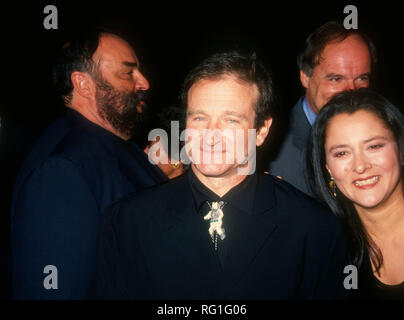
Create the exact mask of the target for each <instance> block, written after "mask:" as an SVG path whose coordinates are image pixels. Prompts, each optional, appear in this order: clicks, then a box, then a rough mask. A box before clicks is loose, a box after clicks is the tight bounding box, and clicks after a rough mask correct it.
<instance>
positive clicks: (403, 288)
mask: <svg viewBox="0 0 404 320" xmlns="http://www.w3.org/2000/svg"><path fill="white" fill-rule="evenodd" d="M366 261H367V263H364V264H363V266H362V267H361V268H360V269H359V282H358V290H357V292H355V293H354V297H355V298H357V299H382V300H404V281H403V282H401V283H400V284H397V285H388V284H385V283H383V282H381V281H380V280H379V279H377V278H376V277H375V276H374V274H373V270H372V268H371V265H370V262H369V259H367V260H366Z"/></svg>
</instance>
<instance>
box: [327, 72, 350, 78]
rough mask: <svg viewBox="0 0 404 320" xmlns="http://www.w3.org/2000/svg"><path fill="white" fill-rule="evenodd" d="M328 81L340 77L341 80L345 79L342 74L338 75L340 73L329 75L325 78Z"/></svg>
mask: <svg viewBox="0 0 404 320" xmlns="http://www.w3.org/2000/svg"><path fill="white" fill-rule="evenodd" d="M325 77H326V78H327V79H331V78H333V77H340V78H345V77H344V76H343V75H342V74H338V73H329V74H327V75H326V76H325Z"/></svg>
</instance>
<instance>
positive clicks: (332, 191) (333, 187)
mask: <svg viewBox="0 0 404 320" xmlns="http://www.w3.org/2000/svg"><path fill="white" fill-rule="evenodd" d="M328 185H329V187H330V189H331V193H332V195H333V196H334V198H336V197H337V185H336V184H335V182H334V178H333V177H332V176H331V180H330V182H329V184H328Z"/></svg>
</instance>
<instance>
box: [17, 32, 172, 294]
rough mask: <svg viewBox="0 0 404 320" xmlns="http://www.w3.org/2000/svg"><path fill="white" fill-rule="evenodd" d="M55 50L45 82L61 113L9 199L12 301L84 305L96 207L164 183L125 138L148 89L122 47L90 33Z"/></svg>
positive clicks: (99, 209)
mask: <svg viewBox="0 0 404 320" xmlns="http://www.w3.org/2000/svg"><path fill="white" fill-rule="evenodd" d="M62 51H63V52H62V55H61V57H60V60H59V61H58V63H57V64H56V67H55V69H54V78H55V82H56V85H57V88H58V89H60V94H61V96H62V97H63V100H64V102H65V105H66V106H67V108H66V113H65V115H63V116H61V117H60V118H58V119H57V120H56V121H55V122H53V123H52V124H51V125H50V126H49V127H48V128H47V129H46V130H45V132H44V133H43V135H42V136H41V137H40V138H39V139H38V141H37V142H36V144H35V146H34V147H33V149H32V151H31V152H30V154H29V155H28V157H27V159H26V160H25V162H24V164H23V166H22V168H21V170H20V172H19V176H18V179H17V181H16V185H15V189H14V194H13V204H12V216H11V242H12V290H13V292H12V297H13V298H14V299H83V298H85V297H86V296H87V290H88V288H89V285H90V283H91V280H92V279H93V273H94V268H95V260H96V244H97V241H96V240H97V236H98V230H99V220H100V217H101V213H102V212H103V210H104V209H105V208H106V207H107V206H108V205H109V204H111V203H112V202H114V201H116V200H118V199H119V198H121V197H122V196H124V195H126V194H128V193H130V192H134V191H138V190H140V189H143V188H146V187H150V186H152V185H155V184H157V183H160V182H163V181H165V180H166V177H165V175H164V174H163V173H162V172H161V171H160V170H159V169H158V168H157V167H156V166H152V165H151V164H150V163H149V161H148V159H147V157H146V155H145V153H144V152H143V151H142V150H141V149H140V148H138V147H137V146H136V145H135V144H134V143H133V142H132V141H131V138H132V136H133V133H134V130H135V129H136V126H139V125H141V119H142V118H141V113H142V112H143V111H144V108H145V104H144V102H143V101H144V100H143V97H144V92H145V91H146V90H147V89H148V88H149V83H148V81H147V80H146V78H145V77H144V76H143V75H142V73H141V72H140V69H139V61H138V58H137V56H136V54H135V52H134V51H133V49H132V47H131V46H130V45H129V43H128V42H126V41H125V40H124V39H123V38H122V37H119V36H117V35H115V34H112V33H108V32H101V31H97V32H94V33H91V34H82V36H81V37H78V38H76V39H75V40H74V41H71V42H68V43H66V44H65V45H64V47H63V50H62Z"/></svg>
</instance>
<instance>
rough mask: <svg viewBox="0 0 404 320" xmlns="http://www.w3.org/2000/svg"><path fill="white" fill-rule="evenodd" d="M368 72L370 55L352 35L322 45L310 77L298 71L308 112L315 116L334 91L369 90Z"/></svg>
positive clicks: (359, 40) (365, 46)
mask: <svg viewBox="0 0 404 320" xmlns="http://www.w3.org/2000/svg"><path fill="white" fill-rule="evenodd" d="M370 71H371V57H370V52H369V49H368V47H367V45H366V44H365V43H364V42H363V40H362V39H361V38H360V37H358V36H356V35H352V36H349V37H347V38H346V39H344V40H343V41H340V42H333V43H330V44H328V45H326V46H325V47H324V50H323V52H322V53H321V56H320V59H319V64H318V65H316V66H315V67H314V69H313V72H312V75H311V76H310V77H309V76H308V75H307V74H305V73H304V72H303V71H300V80H301V82H302V85H303V87H305V88H306V99H307V102H308V104H309V106H310V108H311V110H312V111H313V112H314V113H316V114H317V113H318V112H319V111H320V109H321V108H322V107H323V106H324V105H325V104H326V103H327V102H328V101H329V100H330V99H331V98H332V96H334V95H335V94H336V93H338V92H341V91H344V90H352V89H358V88H362V87H369V80H370Z"/></svg>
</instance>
